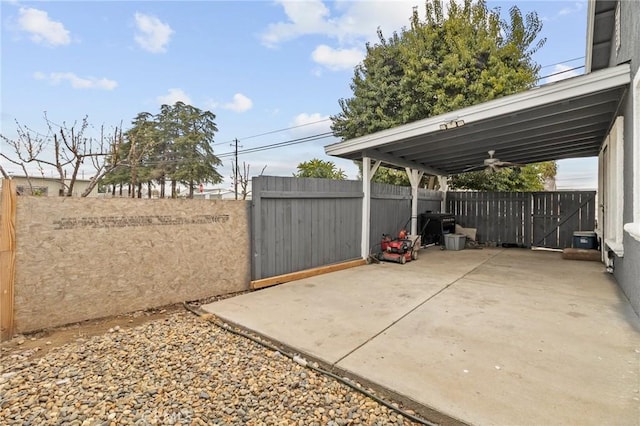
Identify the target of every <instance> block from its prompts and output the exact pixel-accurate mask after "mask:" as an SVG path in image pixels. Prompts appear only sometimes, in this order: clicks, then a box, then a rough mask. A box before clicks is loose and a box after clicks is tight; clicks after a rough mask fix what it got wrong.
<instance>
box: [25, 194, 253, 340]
mask: <svg viewBox="0 0 640 426" xmlns="http://www.w3.org/2000/svg"><path fill="white" fill-rule="evenodd" d="M249 213H250V205H249V203H248V202H246V201H218V200H215V201H214V200H167V199H155V200H144V199H142V200H141V199H134V200H132V199H122V198H115V199H111V198H91V199H89V198H64V197H62V198H59V197H18V199H17V212H16V277H15V325H16V329H17V331H18V332H27V331H33V330H38V329H42V328H47V327H52V326H57V325H62V324H69V323H73V322H77V321H83V320H87V319H92V318H100V317H105V316H110V315H116V314H121V313H126V312H132V311H136V310H140V309H147V308H151V307H157V306H162V305H166V304H171V303H177V302H181V301H185V300H196V299H201V298H205V297H209V296H214V295H220V294H226V293H231V292H237V291H242V290H246V289H248V288H249V281H250V248H249V247H250V235H249V234H250V232H249Z"/></svg>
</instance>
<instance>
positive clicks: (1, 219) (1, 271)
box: [0, 179, 16, 341]
mask: <svg viewBox="0 0 640 426" xmlns="http://www.w3.org/2000/svg"><path fill="white" fill-rule="evenodd" d="M1 203H2V204H1V205H0V215H1V216H0V341H4V340H8V339H10V338H11V337H12V336H13V333H14V331H15V325H14V321H13V298H14V280H15V263H16V251H15V250H16V228H15V221H16V186H15V184H14V183H13V182H12V181H10V180H8V179H3V180H2V198H1Z"/></svg>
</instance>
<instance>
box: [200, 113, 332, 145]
mask: <svg viewBox="0 0 640 426" xmlns="http://www.w3.org/2000/svg"><path fill="white" fill-rule="evenodd" d="M326 121H331V119H330V118H324V119H322V120H318V121H311V122H309V123H304V124H298V125H297V126H291V127H285V128H282V129H278V130H271V131H268V132H264V133H259V134H257V135H251V136H245V137H243V138H240V139H241V140H243V141H244V140H247V139H253V138H257V137H260V136H266V135H272V134H274V133H280V132H285V131H287V130H293V129H298V128H300V127H305V126H311V125H313V124H318V123H324V122H326ZM230 142H233V140H230V141H226V142H216V143H214V144H212V145H211V146H215V145H223V144H227V143H230Z"/></svg>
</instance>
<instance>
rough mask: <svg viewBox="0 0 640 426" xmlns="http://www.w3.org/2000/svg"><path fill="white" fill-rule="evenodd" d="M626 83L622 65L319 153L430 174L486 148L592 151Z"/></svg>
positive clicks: (518, 156) (508, 153)
mask: <svg viewBox="0 0 640 426" xmlns="http://www.w3.org/2000/svg"><path fill="white" fill-rule="evenodd" d="M629 82H630V67H629V65H628V64H623V65H619V66H617V67H613V68H607V69H603V70H599V71H596V72H592V73H589V74H585V75H581V76H578V77H573V78H570V79H567V80H563V81H559V82H555V83H549V84H545V85H543V86H540V87H536V88H533V89H530V90H527V91H526V92H522V93H518V94H515V95H510V96H505V97H503V98H499V99H495V100H492V101H488V102H484V103H482V104H478V105H474V106H471V107H467V108H463V109H460V110H457V111H453V112H450V113H446V114H442V115H439V116H435V117H430V118H426V119H423V120H419V121H415V122H413V123H409V124H405V125H402V126H398V127H394V128H392V129H388V130H384V131H380V132H376V133H373V134H370V135H367V136H362V137H359V138H355V139H350V140H346V141H342V142H339V143H335V144H332V145H327V146H325V152H326V153H327V154H329V155H333V156H337V157H342V158H347V159H351V160H359V159H361V158H363V157H370V158H372V159H375V160H381V161H382V162H383V163H384V164H387V165H390V166H396V167H411V168H413V169H418V170H423V171H425V172H426V173H429V174H437V175H449V174H457V173H461V172H463V171H464V170H465V169H467V168H469V167H470V166H481V165H482V164H483V161H484V159H486V158H488V154H487V151H489V150H495V157H497V158H499V159H500V160H502V161H510V162H514V163H523V164H526V163H537V162H540V161H550V160H560V159H565V158H576V157H591V156H596V155H598V152H599V150H600V146H601V144H602V141H603V140H604V138H605V136H606V134H607V132H608V130H609V127H610V125H611V123H612V121H613V117H614V114H615V113H616V111H617V109H618V105H619V103H620V100H621V99H622V96H623V94H624V91H625V90H626V87H627V85H628V84H629ZM455 123H457V125H458V127H456V124H455ZM445 126H446V127H449V128H444V127H445Z"/></svg>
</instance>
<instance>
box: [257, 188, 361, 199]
mask: <svg viewBox="0 0 640 426" xmlns="http://www.w3.org/2000/svg"><path fill="white" fill-rule="evenodd" d="M362 196H363V195H362V191H360V192H357V191H351V192H331V191H318V192H314V191H286V190H284V191H264V192H263V193H262V198H296V199H301V198H312V199H316V198H317V199H320V198H362Z"/></svg>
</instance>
